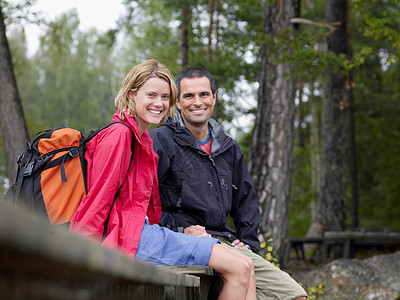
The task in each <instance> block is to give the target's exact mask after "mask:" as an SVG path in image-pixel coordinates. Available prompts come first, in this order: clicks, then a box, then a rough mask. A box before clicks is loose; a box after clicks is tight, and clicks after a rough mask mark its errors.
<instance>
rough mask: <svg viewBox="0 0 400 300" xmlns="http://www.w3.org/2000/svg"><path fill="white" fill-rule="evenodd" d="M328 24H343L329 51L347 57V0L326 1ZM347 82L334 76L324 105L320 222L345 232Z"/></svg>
mask: <svg viewBox="0 0 400 300" xmlns="http://www.w3.org/2000/svg"><path fill="white" fill-rule="evenodd" d="M325 17H326V22H327V23H331V22H341V25H340V26H339V27H338V29H337V30H336V31H334V33H333V34H331V35H330V36H328V40H327V42H328V50H330V51H332V52H333V53H335V54H337V55H339V54H346V53H347V51H346V48H347V47H346V42H347V41H346V0H326V7H325ZM345 82H346V79H345V77H344V76H340V75H338V74H334V73H332V74H330V81H329V82H328V83H327V85H326V87H325V95H324V98H323V102H322V134H321V140H322V146H321V151H322V153H321V179H320V187H319V197H318V205H317V216H316V221H317V223H319V224H321V225H322V227H323V229H324V230H325V231H327V230H328V231H341V230H344V229H345V225H346V201H345V200H346V171H345V167H346V157H345V148H346V146H345V141H346V131H345V129H346V128H345V117H346V111H345V106H346V105H345V96H346V90H345Z"/></svg>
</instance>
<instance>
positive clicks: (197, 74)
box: [175, 67, 217, 101]
mask: <svg viewBox="0 0 400 300" xmlns="http://www.w3.org/2000/svg"><path fill="white" fill-rule="evenodd" d="M201 77H207V78H208V80H209V81H210V86H211V92H212V94H213V95H215V93H216V92H217V87H216V86H215V81H214V77H213V76H212V75H211V73H210V72H208V71H207V70H205V69H203V68H202V67H189V68H186V69H185V70H183V71H182V72H180V73H179V74H178V76H176V79H175V83H176V87H177V88H178V101H179V98H180V96H181V80H182V79H183V78H201Z"/></svg>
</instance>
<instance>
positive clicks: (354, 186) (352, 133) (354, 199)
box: [346, 0, 359, 230]
mask: <svg viewBox="0 0 400 300" xmlns="http://www.w3.org/2000/svg"><path fill="white" fill-rule="evenodd" d="M346 15H347V20H348V21H349V18H350V3H349V1H348V0H347V12H346ZM347 52H348V54H347V55H348V57H349V58H352V57H353V48H352V43H351V35H350V30H347ZM347 80H348V82H347V83H348V84H347V85H346V86H347V90H348V98H349V112H348V122H349V153H350V182H351V228H352V229H353V230H354V229H356V228H357V227H358V226H359V220H358V178H357V151H356V129H355V122H354V95H353V72H352V71H349V74H348V79H347Z"/></svg>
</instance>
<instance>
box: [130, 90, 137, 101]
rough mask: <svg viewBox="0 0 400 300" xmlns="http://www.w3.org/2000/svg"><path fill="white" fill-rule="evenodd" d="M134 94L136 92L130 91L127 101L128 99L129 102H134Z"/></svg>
mask: <svg viewBox="0 0 400 300" xmlns="http://www.w3.org/2000/svg"><path fill="white" fill-rule="evenodd" d="M136 94H137V93H136V92H134V91H132V90H130V91H129V92H128V99H129V100H130V101H134V97H135V96H136Z"/></svg>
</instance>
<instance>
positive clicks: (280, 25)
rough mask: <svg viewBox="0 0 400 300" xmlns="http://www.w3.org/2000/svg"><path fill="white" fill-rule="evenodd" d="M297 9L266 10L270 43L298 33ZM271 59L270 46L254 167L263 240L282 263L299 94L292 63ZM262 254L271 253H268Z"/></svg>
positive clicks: (288, 4)
mask: <svg viewBox="0 0 400 300" xmlns="http://www.w3.org/2000/svg"><path fill="white" fill-rule="evenodd" d="M296 5H297V1H276V2H275V3H274V4H271V5H267V6H266V9H265V14H264V20H263V22H264V34H266V35H268V36H269V37H268V39H269V40H270V41H269V42H274V43H276V42H277V36H278V35H279V34H280V33H281V32H284V31H286V30H287V29H291V30H293V25H291V24H290V19H291V18H293V17H296V13H295V12H296V11H297V7H296ZM281 52H283V51H281ZM282 54H283V53H279V54H278V55H282ZM274 55H277V54H274ZM269 57H272V55H271V52H270V48H269V46H268V43H264V44H263V46H262V53H261V65H260V72H259V78H258V80H259V90H258V95H257V97H258V99H257V100H258V107H257V113H256V120H255V125H254V130H253V135H252V140H251V145H250V154H249V169H250V172H251V174H252V177H253V180H254V184H255V187H256V190H257V194H258V197H259V204H260V209H261V218H262V220H261V227H260V240H263V239H264V238H265V237H266V235H269V237H271V238H272V239H273V241H272V242H271V243H270V244H269V246H272V247H273V252H272V255H273V256H274V257H275V258H278V259H279V260H281V258H282V257H283V254H284V250H285V249H284V245H285V242H286V240H287V237H288V216H289V202H290V192H291V179H292V156H293V143H294V135H295V132H294V118H295V105H294V99H295V91H296V90H295V81H294V80H293V79H292V78H291V77H290V74H291V72H290V66H289V64H288V63H285V62H282V61H281V60H279V61H278V62H273V61H269V60H268V58H269ZM260 254H261V255H265V249H264V251H263V250H261V253H260Z"/></svg>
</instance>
